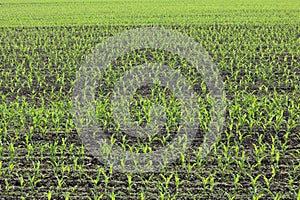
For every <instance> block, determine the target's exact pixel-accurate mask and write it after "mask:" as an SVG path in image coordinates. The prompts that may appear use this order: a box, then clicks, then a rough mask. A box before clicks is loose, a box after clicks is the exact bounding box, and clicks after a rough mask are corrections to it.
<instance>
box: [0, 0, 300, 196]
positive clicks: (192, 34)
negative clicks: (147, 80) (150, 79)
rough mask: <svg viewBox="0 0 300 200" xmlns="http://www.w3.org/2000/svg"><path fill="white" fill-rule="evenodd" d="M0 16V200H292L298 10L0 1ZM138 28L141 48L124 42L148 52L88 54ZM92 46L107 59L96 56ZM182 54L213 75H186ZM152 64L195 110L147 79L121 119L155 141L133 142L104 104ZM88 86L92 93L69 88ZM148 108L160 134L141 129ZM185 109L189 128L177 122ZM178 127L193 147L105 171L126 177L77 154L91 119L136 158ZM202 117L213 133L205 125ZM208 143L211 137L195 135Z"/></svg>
mask: <svg viewBox="0 0 300 200" xmlns="http://www.w3.org/2000/svg"><path fill="white" fill-rule="evenodd" d="M0 19H1V20H0V42H1V45H0V63H1V65H0V199H278V200H279V199H297V200H300V88H299V86H300V2H299V1H297V0H287V1H277V0H266V1H257V0H254V1H250V0H242V1H234V0H232V1H225V0H212V1H209V0H203V1H196V0H187V1H179V0H171V1H167V0H160V1H158V0H140V1H136V0H133V1H122V0H100V1H96V0H89V1H87V0H68V1H67V0H45V1H38V0H24V1H19V0H1V1H0ZM147 28H148V29H149V30H150V31H149V32H147V33H146V34H145V35H148V36H151V37H148V38H142V39H140V38H133V39H132V41H131V42H137V43H138V44H144V43H143V41H148V40H149V42H148V43H149V46H150V47H151V48H150V47H147V48H139V49H135V48H130V49H129V51H119V50H120V49H121V50H122V49H124V46H125V45H126V44H127V43H126V42H128V41H125V42H124V41H121V40H119V41H121V42H120V43H118V42H117V43H114V44H112V45H111V46H110V45H107V46H101V44H106V43H105V41H108V42H107V43H109V42H111V41H118V37H119V38H121V39H122V37H121V36H124V35H122V34H123V33H125V35H126V33H128V32H129V33H136V32H134V31H133V32H130V31H131V30H145V29H147ZM152 30H160V31H161V30H162V31H161V32H160V31H158V32H155V31H152ZM164 30H170V32H168V31H166V32H164ZM175 32H176V33H178V35H176V37H177V36H178V38H184V37H183V36H186V37H185V38H189V39H190V40H188V41H189V42H191V43H190V44H194V43H197V44H199V46H201V48H203V49H204V50H205V51H202V50H199V49H197V48H195V49H196V50H197V51H196V50H195V51H193V49H188V48H189V47H190V46H187V43H184V42H180V41H181V40H180V41H178V43H173V39H174V38H173V37H169V36H170V35H171V36H172V33H175ZM156 33H160V34H157V35H155V34H156ZM163 33H167V34H165V35H164V34H163ZM168 34H169V35H168ZM137 35H138V34H137ZM167 36H168V37H169V38H170V40H169V43H170V44H169V43H168V44H167V43H166V44H164V45H166V47H172V46H177V47H183V48H186V47H187V49H185V50H186V51H185V52H183V51H182V50H181V49H179V48H177V50H178V51H175V52H174V51H173V52H172V51H170V49H168V48H165V49H162V48H159V47H161V46H163V45H162V44H161V43H160V41H161V40H160V38H166V37H167ZM181 36H182V37H181ZM111 38H117V39H116V40H113V39H111ZM151 41H154V42H153V43H151ZM174 41H175V40H174ZM122 42H123V43H122ZM125 43H126V44H125ZM146 43H147V42H146ZM148 43H147V44H148ZM99 44H100V46H99ZM151 45H152V46H151ZM101 47H113V48H108V49H105V50H103V51H99V52H97V48H98V49H99V48H100V49H101ZM95 49H96V50H95ZM105 52H109V53H111V54H114V55H117V52H123V54H121V55H119V56H118V55H117V56H115V57H114V59H113V60H112V61H111V62H110V63H109V64H108V65H109V66H108V67H107V68H106V69H105V70H103V71H101V70H98V71H97V72H99V73H100V72H101V73H100V74H99V75H95V76H94V74H93V71H91V72H90V73H88V74H86V76H82V77H80V73H79V72H87V71H89V70H90V69H89V68H86V69H84V68H83V66H85V65H88V64H99V63H95V60H94V59H97V58H98V57H101V56H102V57H105V56H103V54H104V53H105ZM124 52H125V53H124ZM182 52H183V53H182ZM188 52H191V53H188ZM193 53H195V55H200V57H201V56H204V57H205V56H206V57H205V58H207V59H209V60H210V61H211V62H210V61H207V60H206V59H203V60H205V61H207V62H205V63H206V64H207V63H210V64H213V65H214V67H212V68H211V69H214V70H215V72H218V76H214V77H213V78H212V79H210V78H211V77H209V75H211V74H207V73H209V72H208V71H207V73H204V74H202V73H201V72H200V73H198V72H199V68H197V66H196V65H195V64H194V63H193V62H191V60H190V59H189V58H188V56H191V57H192V56H193V55H194V54H193ZM199 53H200V54H199ZM206 53H207V54H206ZM91 55H94V57H93V56H92V57H91ZM182 55H186V57H184V56H182ZM196 57H197V56H196ZM204 57H203V58H204ZM96 62H97V61H96ZM151 63H152V64H153V63H160V64H161V65H168V66H170V69H172V70H173V71H176V72H178V73H179V72H180V74H182V76H179V77H184V78H185V80H186V81H187V82H188V83H189V84H190V86H191V87H190V88H192V91H193V94H196V97H195V99H196V104H197V105H196V106H195V107H191V109H188V108H186V110H185V107H184V106H183V105H185V103H186V101H183V100H181V99H180V98H178V93H181V92H182V93H183V92H184V89H182V90H178V92H174V91H172V89H171V87H164V86H162V85H160V84H159V83H157V82H155V83H153V84H148V85H142V86H140V85H138V86H140V87H139V88H137V89H136V90H135V91H134V93H133V94H132V95H131V96H130V106H129V108H128V111H129V112H128V113H127V115H126V116H128V115H129V116H130V120H132V121H135V122H136V123H137V124H138V125H139V126H140V127H142V128H145V127H148V128H149V126H148V125H147V124H150V128H149V129H146V130H148V131H149V132H151V130H158V132H157V133H155V134H150V133H148V132H147V131H143V130H145V129H141V130H142V131H141V132H142V133H143V134H145V135H146V137H145V136H144V137H137V136H134V135H133V134H135V133H130V130H129V132H128V129H125V128H123V127H122V126H123V125H127V124H128V123H129V122H128V121H126V120H129V119H127V118H126V120H125V118H124V119H123V118H122V117H126V116H125V114H124V113H123V112H119V113H117V114H113V110H114V108H113V106H116V105H118V104H122V103H124V102H125V103H126V101H125V100H124V99H122V98H119V97H122V95H121V94H120V95H119V96H118V95H115V96H113V94H115V93H114V89H115V88H116V87H117V86H120V85H122V84H123V87H125V88H126V87H127V86H129V87H131V85H135V84H136V82H137V80H139V79H143V77H144V76H145V77H146V76H147V75H148V74H149V73H145V74H139V75H137V74H135V75H133V76H132V77H133V78H134V79H133V80H130V81H128V80H125V79H126V78H122V77H124V76H126V77H127V78H128V77H130V72H132V69H134V68H136V67H138V66H140V65H143V64H144V65H145V66H146V65H147V66H151V67H152V68H151V67H150V69H153V71H155V66H153V65H151ZM88 66H91V65H88ZM201 69H202V71H205V67H203V68H201ZM85 70H86V71H85ZM197 70H198V71H197ZM144 71H147V70H144ZM158 71H159V70H158ZM142 72H143V71H142ZM147 72H149V71H147ZM158 73H159V72H158ZM128 74H129V75H128ZM166 74H168V73H166ZM166 74H165V75H166ZM212 74H213V75H215V73H212ZM81 75H82V74H81ZM100 75H101V76H100ZM95 77H96V78H95ZM214 78H215V79H214ZM94 79H97V80H95V81H96V85H95V90H94V91H93V92H94V94H92V95H91V94H90V93H92V92H89V91H86V90H88V88H89V87H87V88H84V90H83V91H82V88H80V87H79V86H81V85H80V84H81V83H82V82H83V85H84V83H85V82H89V81H94ZM163 79H171V80H175V79H172V77H171V78H170V76H165V78H163ZM120 80H121V81H120ZM176 80H177V79H176ZM178 80H181V79H178ZM122 81H124V82H122ZM126 81H127V82H126ZM117 83H119V85H118V84H117ZM127 84H128V85H127ZM86 85H88V84H86ZM175 85H176V86H178V85H179V86H180V85H184V81H183V82H181V81H177V82H176V84H175ZM174 88H175V86H174ZM211 89H218V90H219V91H220V93H218V92H212V90H211ZM80 92H84V93H80ZM85 92H86V93H85ZM214 94H215V96H216V97H219V96H222V95H223V96H222V97H224V98H222V104H221V108H223V109H220V110H218V109H217V110H215V107H214V105H215V104H214V98H213V97H214ZM89 95H90V96H93V97H95V98H94V99H92V100H91V99H89V97H90V96H89ZM179 96H180V95H179ZM183 96H184V95H183ZM113 97H115V98H114V99H113ZM190 97H191V96H186V95H185V96H184V98H188V100H189V98H190ZM115 99H117V100H118V99H119V101H117V104H116V101H115ZM75 100H76V101H75ZM77 100H82V101H81V102H80V101H79V102H77ZM80 103H81V104H83V103H86V104H87V105H90V104H91V105H94V107H92V108H94V109H92V111H91V112H92V113H89V114H94V116H93V117H91V118H88V119H86V118H84V119H83V118H78V113H79V114H80V113H81V114H82V113H83V114H86V113H85V109H84V108H85V107H80V106H81V104H80ZM122 105H123V104H122ZM158 105H159V106H158ZM76 106H79V107H76ZM155 106H156V107H159V108H160V107H164V112H165V113H164V115H163V114H162V115H163V117H164V118H166V120H165V122H166V123H165V124H163V125H162V126H158V125H157V124H155V123H154V122H153V121H152V120H154V119H153V117H151V116H152V115H151V112H152V111H151V109H152V108H153V107H155ZM125 110H126V109H125ZM191 112H192V113H193V114H194V112H195V114H197V117H196V118H197V119H195V120H193V119H192V118H189V114H191ZM183 113H184V114H183ZM193 114H191V116H193ZM186 116H188V117H186ZM215 116H217V117H215ZM156 117H157V118H159V117H160V114H159V115H158V116H156ZM184 118H187V119H186V120H187V121H188V123H187V125H189V123H191V122H194V121H196V128H193V129H189V130H190V132H189V133H188V135H189V134H193V135H194V136H193V138H192V141H191V142H190V143H188V145H187V146H186V149H185V151H182V152H181V151H180V152H179V153H178V156H177V157H176V159H174V160H173V161H172V162H169V163H165V164H164V165H163V166H162V167H160V168H157V169H155V170H143V169H141V167H138V168H136V169H135V168H134V166H135V165H134V164H132V163H123V162H122V161H121V163H117V164H120V166H121V167H123V168H126V166H127V168H126V169H127V170H123V171H122V170H121V169H120V166H119V167H118V165H116V163H115V162H114V160H111V162H105V159H99V157H98V156H97V155H96V154H95V151H94V150H95V149H93V148H89V147H91V146H92V144H93V142H94V141H92V140H85V139H84V137H82V135H83V134H82V130H86V129H84V128H85V124H88V123H87V122H91V121H93V120H94V121H96V122H97V124H98V128H99V129H102V130H104V132H103V134H104V135H105V136H106V138H108V140H109V141H110V142H111V144H112V145H114V146H118V147H119V149H121V150H122V151H123V152H130V153H132V154H138V155H140V154H142V155H143V154H146V155H147V154H151V153H153V152H154V153H155V152H156V151H159V150H160V149H164V148H166V147H167V145H168V144H169V143H171V142H172V140H174V138H176V137H177V136H178V137H179V135H180V134H179V132H180V130H182V129H181V128H182V126H183V124H182V123H181V119H184ZM122 119H123V120H122ZM213 119H216V120H219V119H220V120H221V121H222V123H219V124H218V125H219V126H217V127H211V126H210V122H211V121H212V120H213ZM118 120H119V121H118ZM94 121H93V122H94ZM154 121H155V120H154ZM153 123H154V125H153ZM151 125H153V126H151ZM156 125H157V126H156ZM87 128H88V133H90V132H92V130H91V129H89V126H88V127H87ZM158 128H159V129H158ZM139 130H140V129H139ZM210 132H214V133H215V135H208V136H207V134H208V133H210ZM216 132H219V133H218V134H217V133H216ZM212 136H218V137H216V140H214V143H212V144H211V146H210V147H209V148H208V149H209V151H207V152H206V153H205V154H204V153H203V152H204V151H206V150H207V148H204V146H203V145H202V144H203V143H205V142H206V140H210V139H211V137H212ZM93 147H95V146H93ZM99 149H101V145H99ZM99 149H98V150H99ZM171 149H172V148H171ZM106 150H107V149H106ZM100 152H101V153H102V154H104V156H105V155H106V154H105V153H108V154H109V153H110V151H104V150H102V149H101V151H100ZM98 153H99V152H98ZM169 153H170V152H169ZM117 158H118V157H117ZM117 158H116V159H117ZM163 158H164V157H163ZM163 158H162V159H163ZM157 160H158V161H160V157H159V158H157ZM157 160H156V161H157ZM140 161H141V160H139V159H136V160H133V163H136V162H140ZM156 164H157V163H154V164H153V165H156ZM128 165H129V167H128Z"/></svg>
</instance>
